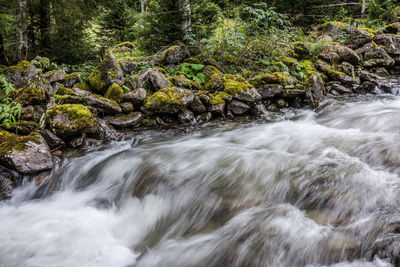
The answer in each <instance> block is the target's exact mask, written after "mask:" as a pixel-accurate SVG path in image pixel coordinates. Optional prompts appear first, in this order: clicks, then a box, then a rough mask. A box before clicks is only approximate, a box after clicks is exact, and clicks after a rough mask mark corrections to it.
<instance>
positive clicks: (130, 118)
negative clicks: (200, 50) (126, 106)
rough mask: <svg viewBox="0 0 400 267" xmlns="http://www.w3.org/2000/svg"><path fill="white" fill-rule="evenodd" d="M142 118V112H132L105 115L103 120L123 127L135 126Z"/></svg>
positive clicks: (116, 126)
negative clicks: (112, 115) (113, 115)
mask: <svg viewBox="0 0 400 267" xmlns="http://www.w3.org/2000/svg"><path fill="white" fill-rule="evenodd" d="M142 119H143V113H141V112H133V113H131V114H128V115H124V116H115V117H105V118H104V120H105V121H106V122H107V123H108V124H110V125H111V126H113V127H115V128H118V129H124V128H135V127H137V126H138V125H139V124H140V122H141V121H142Z"/></svg>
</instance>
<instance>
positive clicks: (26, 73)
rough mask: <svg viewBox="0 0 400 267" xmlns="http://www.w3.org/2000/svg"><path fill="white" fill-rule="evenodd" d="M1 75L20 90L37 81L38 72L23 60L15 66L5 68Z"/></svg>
mask: <svg viewBox="0 0 400 267" xmlns="http://www.w3.org/2000/svg"><path fill="white" fill-rule="evenodd" d="M3 74H4V75H5V76H6V77H7V81H8V82H10V83H13V84H14V86H15V88H17V89H20V88H22V87H25V86H27V85H28V84H30V83H32V82H33V81H35V80H37V78H38V74H39V72H38V70H37V69H36V67H35V66H34V65H33V64H31V63H30V62H29V61H25V60H23V61H20V62H19V63H18V64H17V65H14V66H10V67H8V68H6V69H5V70H4V71H3Z"/></svg>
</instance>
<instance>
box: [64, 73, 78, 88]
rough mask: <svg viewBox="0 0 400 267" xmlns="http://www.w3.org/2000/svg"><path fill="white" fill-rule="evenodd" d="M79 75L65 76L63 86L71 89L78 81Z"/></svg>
mask: <svg viewBox="0 0 400 267" xmlns="http://www.w3.org/2000/svg"><path fill="white" fill-rule="evenodd" d="M80 78H81V73H80V72H73V73H71V74H67V75H65V78H64V81H63V84H64V86H65V87H67V88H72V87H73V86H74V85H75V84H77V83H78V82H79V81H80Z"/></svg>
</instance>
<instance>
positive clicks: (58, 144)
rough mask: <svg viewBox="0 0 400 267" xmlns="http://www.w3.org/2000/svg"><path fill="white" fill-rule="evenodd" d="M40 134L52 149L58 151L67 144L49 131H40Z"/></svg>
mask: <svg viewBox="0 0 400 267" xmlns="http://www.w3.org/2000/svg"><path fill="white" fill-rule="evenodd" d="M40 134H41V135H42V136H43V138H44V140H46V143H47V145H48V146H49V147H50V148H51V149H58V148H62V147H64V146H65V142H64V141H63V140H62V139H61V138H59V137H58V136H57V135H55V134H53V133H52V132H51V131H49V130H43V131H40Z"/></svg>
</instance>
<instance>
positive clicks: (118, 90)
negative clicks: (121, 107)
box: [104, 83, 124, 103]
mask: <svg viewBox="0 0 400 267" xmlns="http://www.w3.org/2000/svg"><path fill="white" fill-rule="evenodd" d="M123 96H124V89H122V87H121V86H120V85H119V84H118V83H114V84H112V85H111V86H110V87H108V89H107V92H106V94H105V95H104V97H105V98H108V99H110V100H114V101H115V102H117V103H121V101H122V97H123Z"/></svg>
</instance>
